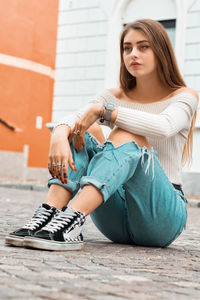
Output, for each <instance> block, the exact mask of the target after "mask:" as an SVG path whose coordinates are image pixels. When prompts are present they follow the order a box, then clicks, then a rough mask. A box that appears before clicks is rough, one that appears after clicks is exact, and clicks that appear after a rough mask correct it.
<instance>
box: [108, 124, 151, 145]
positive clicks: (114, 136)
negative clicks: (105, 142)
mask: <svg viewBox="0 0 200 300" xmlns="http://www.w3.org/2000/svg"><path fill="white" fill-rule="evenodd" d="M109 140H111V141H112V142H113V144H114V146H115V147H118V146H121V145H123V144H125V143H128V142H131V141H135V142H136V143H137V144H138V145H139V146H140V147H144V146H146V147H147V148H151V146H150V145H149V143H148V140H147V138H146V137H145V136H141V135H137V134H134V133H131V132H129V131H126V130H123V129H121V128H115V129H114V130H113V131H112V132H111V134H110V136H109Z"/></svg>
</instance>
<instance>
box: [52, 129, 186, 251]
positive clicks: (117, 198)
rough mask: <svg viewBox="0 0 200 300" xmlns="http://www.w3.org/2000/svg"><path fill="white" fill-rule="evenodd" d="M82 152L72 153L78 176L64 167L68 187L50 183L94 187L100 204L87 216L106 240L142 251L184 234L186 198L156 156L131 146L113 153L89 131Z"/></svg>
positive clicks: (54, 180) (110, 145)
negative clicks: (143, 247) (143, 248)
mask: <svg viewBox="0 0 200 300" xmlns="http://www.w3.org/2000/svg"><path fill="white" fill-rule="evenodd" d="M85 141H86V144H85V147H84V148H83V150H82V151H80V152H76V151H75V148H74V141H72V144H71V150H72V154H73V158H74V162H75V166H76V168H77V172H74V171H72V170H71V169H70V168H68V176H69V177H68V183H67V184H62V183H61V182H60V181H59V180H58V179H57V178H51V179H50V180H49V182H48V185H49V186H50V185H51V184H58V185H61V186H63V187H64V188H66V189H67V190H69V191H71V192H72V195H73V196H75V194H76V193H77V192H78V190H79V188H80V187H81V188H82V187H83V186H84V185H88V184H90V185H93V186H95V187H96V188H97V189H98V190H99V191H100V192H101V193H102V195H103V199H104V202H103V204H101V205H100V206H99V207H98V208H97V209H95V211H93V212H92V213H91V218H92V221H93V222H94V224H95V225H96V227H97V228H98V229H99V230H100V231H101V232H102V233H103V234H104V235H105V236H106V237H107V238H109V239H110V240H112V241H113V242H116V243H126V244H134V245H141V246H157V247H166V246H168V245H170V244H171V243H172V242H173V241H174V240H175V239H176V238H177V237H178V236H179V235H180V234H181V232H182V230H183V228H184V225H185V223H186V219H187V210H186V199H185V198H184V195H183V193H182V192H181V191H179V190H177V189H175V188H174V186H173V185H172V183H171V182H170V181H169V179H168V177H167V175H166V174H165V172H164V170H163V168H162V166H161V164H160V162H159V160H158V158H157V155H156V152H155V151H152V150H150V149H148V148H146V147H142V148H141V147H140V146H138V145H137V144H136V143H135V142H134V141H131V142H128V143H125V144H123V145H121V146H119V147H117V148H115V147H114V145H113V143H112V142H111V141H110V140H107V141H106V142H104V143H103V144H100V143H98V141H97V140H96V139H95V138H94V137H93V136H92V135H91V134H90V133H88V132H86V134H85Z"/></svg>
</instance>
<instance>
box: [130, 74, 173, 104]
mask: <svg viewBox="0 0 200 300" xmlns="http://www.w3.org/2000/svg"><path fill="white" fill-rule="evenodd" d="M173 91H174V90H172V89H171V88H169V87H165V86H163V84H162V83H161V81H160V80H159V79H158V78H157V76H153V75H152V76H149V78H145V79H144V78H137V79H136V86H135V88H134V89H133V90H132V91H130V93H129V95H128V96H129V97H130V98H132V99H133V100H136V99H137V100H141V101H147V102H148V101H151V102H152V101H158V100H161V99H165V98H167V97H168V96H169V95H170V94H171V93H173Z"/></svg>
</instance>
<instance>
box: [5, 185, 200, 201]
mask: <svg viewBox="0 0 200 300" xmlns="http://www.w3.org/2000/svg"><path fill="white" fill-rule="evenodd" d="M0 187H5V188H12V189H19V190H32V191H48V187H47V186H45V185H40V184H35V183H10V182H3V181H2V182H0ZM187 201H188V206H190V207H200V200H198V199H193V198H191V199H187Z"/></svg>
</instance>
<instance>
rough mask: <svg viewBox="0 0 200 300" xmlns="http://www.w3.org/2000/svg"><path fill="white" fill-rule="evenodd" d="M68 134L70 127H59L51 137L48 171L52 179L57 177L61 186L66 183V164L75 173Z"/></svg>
mask: <svg viewBox="0 0 200 300" xmlns="http://www.w3.org/2000/svg"><path fill="white" fill-rule="evenodd" d="M69 134H70V127H69V126H66V125H59V126H58V127H57V128H56V129H55V131H54V132H53V133H52V136H51V143H50V150H49V157H48V169H49V172H50V173H51V175H52V177H55V176H56V177H57V178H58V179H59V180H60V181H61V182H62V183H63V184H64V183H67V178H68V176H67V171H68V170H67V169H68V163H69V166H70V168H71V169H72V170H73V171H76V167H75V166H74V161H73V157H72V152H71V149H70V144H69V141H68V137H69Z"/></svg>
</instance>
